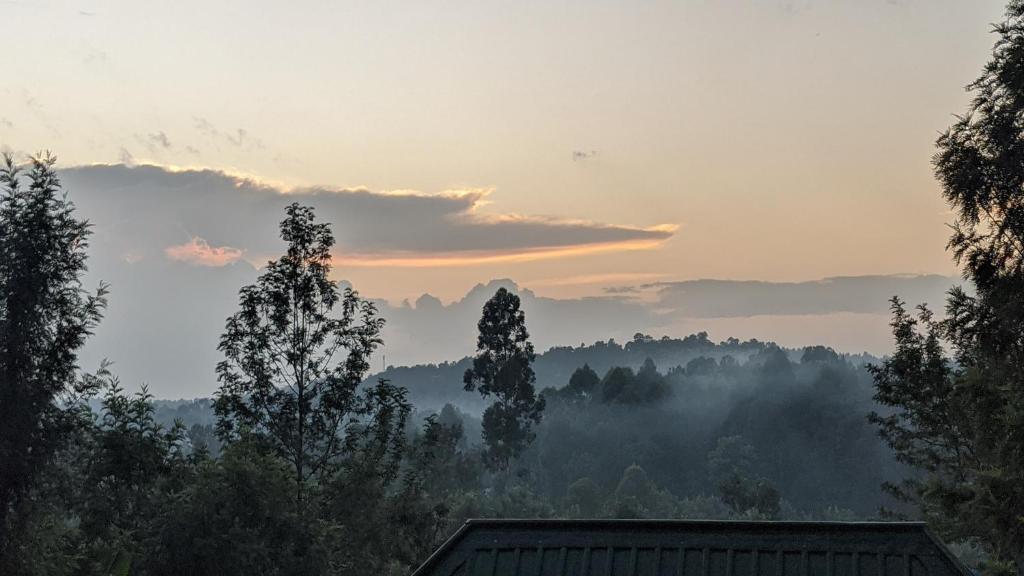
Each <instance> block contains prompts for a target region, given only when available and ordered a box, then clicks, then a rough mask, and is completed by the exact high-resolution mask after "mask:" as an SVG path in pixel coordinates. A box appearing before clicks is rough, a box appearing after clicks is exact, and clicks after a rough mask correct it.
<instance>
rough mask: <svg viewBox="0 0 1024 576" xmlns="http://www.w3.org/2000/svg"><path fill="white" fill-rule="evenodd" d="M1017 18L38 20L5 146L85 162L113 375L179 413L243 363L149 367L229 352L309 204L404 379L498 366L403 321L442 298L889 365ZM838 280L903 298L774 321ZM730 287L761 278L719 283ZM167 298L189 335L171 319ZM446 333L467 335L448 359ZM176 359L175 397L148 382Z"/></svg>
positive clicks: (611, 9) (766, 6)
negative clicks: (799, 292)
mask: <svg viewBox="0 0 1024 576" xmlns="http://www.w3.org/2000/svg"><path fill="white" fill-rule="evenodd" d="M1002 12H1003V2H1001V1H990V0H972V1H970V2H967V1H963V0H859V1H853V0H830V1H825V0H731V1H711V0H689V1H679V2H637V1H628V2H627V1H612V0H589V1H586V2H583V1H574V0H566V1H560V2H551V1H545V2H539V1H538V2H534V1H530V0H523V1H519V2H492V1H474V2H460V1H452V2H415V3H410V2H402V3H400V2H389V1H386V0H379V1H374V2H290V3H281V2H258V1H253V0H249V1H246V2H230V1H223V2H215V3H211V2H190V1H187V0H186V1H179V2H173V3H169V2H147V1H138V0H135V1H132V2H114V1H111V2H99V1H97V2H89V1H85V2H81V1H80V2H45V1H38V2H36V1H30V0H6V1H0V16H2V19H3V21H4V22H5V24H6V26H5V33H4V35H3V38H2V39H0V47H2V48H4V50H3V53H4V54H6V55H7V56H8V58H6V59H5V66H4V73H3V74H2V75H0V147H3V148H4V149H5V150H9V151H12V152H14V153H15V154H16V155H24V154H27V153H29V152H35V151H38V150H44V149H48V150H51V151H53V152H54V153H56V154H57V156H58V158H59V160H60V166H61V167H62V168H63V169H64V170H65V172H64V174H65V184H67V188H68V190H69V194H70V196H71V198H72V200H74V201H75V202H76V203H77V204H78V206H79V207H80V209H81V210H82V212H83V213H85V214H86V215H87V216H89V217H90V218H91V219H92V220H93V222H94V223H95V225H96V227H95V232H96V236H95V239H94V243H93V251H94V258H93V266H92V271H91V272H90V274H91V277H90V281H92V280H96V281H98V279H100V278H102V279H104V280H108V281H110V282H111V283H112V284H113V294H112V304H111V310H110V311H109V314H108V323H107V326H105V327H102V328H101V331H100V332H99V333H98V334H97V338H98V340H99V342H100V344H95V345H94V344H91V345H90V346H91V349H90V352H89V354H88V355H87V359H88V360H90V361H92V360H94V357H95V356H99V355H103V356H110V357H113V358H114V359H115V361H118V362H120V363H121V365H122V366H123V367H124V369H125V370H126V371H127V372H128V377H127V378H125V379H126V380H136V381H138V380H148V381H150V382H151V383H152V386H153V387H154V388H155V389H156V391H157V392H159V393H161V394H163V395H175V394H177V393H181V394H183V395H184V394H191V393H201V392H203V391H204V390H208V389H212V386H213V385H212V384H210V383H209V382H207V381H205V380H204V378H205V377H204V376H202V375H203V374H206V373H208V372H209V371H210V370H209V367H208V364H209V362H211V361H214V360H210V359H208V358H206V357H205V356H204V357H203V358H202V359H201V360H197V361H196V367H194V368H190V369H189V370H193V371H194V372H188V373H175V372H174V371H175V370H176V369H177V368H175V367H176V366H177V365H179V364H180V362H175V361H174V360H173V359H172V357H170V356H167V355H165V356H162V357H161V358H159V359H158V358H155V357H150V355H146V354H144V352H146V350H152V349H158V350H161V351H163V350H178V349H180V350H182V351H185V350H190V348H189V347H190V346H197V345H199V344H202V345H203V346H207V347H208V344H210V342H213V343H214V344H215V342H216V335H217V333H216V329H217V325H218V324H219V325H222V319H223V317H225V316H226V315H227V314H229V313H230V312H231V306H232V302H233V298H234V295H235V293H236V292H237V289H238V287H239V286H241V285H242V284H244V283H247V282H251V281H252V280H253V279H254V278H255V274H256V273H257V270H258V268H259V266H261V265H262V263H263V262H265V261H266V260H267V259H268V258H271V257H273V256H274V255H275V253H278V252H279V251H280V249H281V246H280V243H279V242H278V241H277V240H276V223H277V221H279V220H280V217H281V208H282V207H283V206H284V205H285V204H286V203H287V202H288V201H292V200H300V201H305V202H308V203H311V204H313V205H315V206H317V209H318V213H319V214H320V215H321V217H322V218H324V219H325V220H328V221H331V222H332V223H334V225H335V231H336V234H337V236H338V239H339V246H338V252H337V254H336V277H337V278H338V279H339V280H345V281H348V282H351V283H352V284H353V285H354V286H355V287H356V288H357V289H358V290H360V292H361V293H363V294H364V295H366V296H368V297H372V298H375V299H379V300H380V302H381V304H382V306H386V307H387V310H388V313H389V314H390V315H391V316H392V317H393V318H396V320H395V322H394V323H395V325H396V327H395V328H394V330H393V331H392V334H391V338H392V340H393V341H395V342H396V343H398V342H404V343H405V344H404V345H398V344H396V345H395V347H396V348H397V349H396V350H395V351H394V354H393V356H395V357H397V358H398V359H399V360H398V361H399V362H402V363H406V362H412V361H428V360H429V361H438V360H441V359H448V357H449V356H451V355H460V354H459V353H458V350H461V349H462V347H465V348H466V349H465V351H464V352H463V354H469V353H471V352H472V341H471V328H472V326H470V327H469V328H468V329H463V327H461V325H460V327H459V328H451V329H450V330H449V327H448V326H447V325H441V326H438V325H433V326H432V328H430V329H428V328H425V327H423V326H422V325H421V324H417V323H416V322H412V321H411V320H410V321H409V323H406V324H403V322H405V321H404V320H397V318H399V317H405V316H403V314H405V315H406V316H408V314H406V312H408V311H409V310H410V309H412V310H415V309H416V308H417V302H419V301H420V300H419V299H420V297H421V296H422V295H424V294H429V295H431V299H428V300H424V301H423V304H424V306H427V305H428V304H432V303H433V302H434V300H435V299H436V300H437V301H438V303H439V304H440V306H441V309H442V310H448V309H449V308H450V307H452V306H457V305H458V304H459V303H461V302H464V301H467V299H470V295H472V294H473V291H474V290H475V287H476V286H477V285H483V286H488V283H489V282H491V281H492V280H496V279H509V280H510V281H512V282H514V283H515V284H516V285H517V286H518V287H519V288H520V289H522V290H525V291H529V294H531V295H532V297H536V298H537V299H539V300H538V301H543V302H548V303H551V302H555V303H561V304H558V305H559V306H562V307H563V308H564V309H565V310H567V311H568V310H575V311H577V313H580V314H584V312H581V311H582V310H584V308H580V306H583V305H582V304H580V303H581V302H585V303H587V306H596V307H597V308H595V309H594V310H591V309H590V308H586V310H587V312H585V314H588V315H589V317H590V318H591V319H595V322H596V321H597V320H600V321H601V322H598V323H597V324H595V323H593V322H590V323H588V322H583V321H582V319H581V318H580V317H578V316H572V315H571V314H570V313H569V312H566V314H569V315H568V316H565V317H564V318H565V321H564V322H563V324H568V326H561V327H559V326H552V327H551V329H550V331H549V332H548V333H547V334H539V335H538V337H539V338H541V339H542V341H544V342H545V343H548V344H550V345H553V344H562V343H578V342H581V341H593V340H596V339H599V338H607V337H613V336H614V337H618V338H622V337H624V336H628V335H630V334H632V333H633V332H635V331H662V332H663V333H669V334H671V335H678V336H682V335H684V334H685V333H688V332H689V331H697V330H700V329H709V331H711V332H712V335H713V336H718V337H720V338H725V337H728V336H738V337H744V336H745V337H760V338H763V339H776V340H779V341H781V342H784V343H787V344H790V345H799V344H803V343H806V344H814V343H819V342H820V343H826V344H830V345H834V346H836V347H837V348H840V349H844V350H847V351H851V352H860V351H863V350H867V351H871V352H874V353H878V354H882V353H884V352H885V351H886V350H887V349H888V347H889V345H890V342H889V340H888V336H887V327H886V314H885V303H884V298H887V297H888V296H889V295H891V294H887V293H885V289H894V288H900V287H904V286H903V285H902V284H899V282H900V281H907V282H911V283H913V280H912V278H913V277H915V276H921V277H922V278H925V280H922V282H925V283H928V282H932V281H933V280H934V279H935V278H936V277H941V278H944V279H945V280H943V282H945V283H946V284H953V283H955V282H956V281H957V280H956V278H955V276H956V274H957V271H956V267H955V266H954V264H953V262H952V261H951V259H950V255H949V254H948V253H947V252H946V251H945V249H944V246H945V242H946V239H947V236H948V234H949V230H948V227H947V226H946V224H947V223H948V222H949V221H950V219H951V218H950V214H949V213H948V209H947V207H946V205H945V204H944V202H943V200H942V198H941V191H940V190H939V187H938V185H937V184H936V182H935V180H934V178H933V176H932V172H931V166H930V159H931V156H932V154H933V153H934V141H935V138H936V137H937V136H938V134H939V133H940V132H941V131H942V130H943V129H944V128H945V127H946V126H948V125H949V124H950V123H951V122H952V121H953V115H954V114H956V113H962V112H964V111H965V110H966V107H967V104H968V101H969V94H968V93H966V92H965V90H964V86H965V85H966V84H967V83H969V82H970V81H971V80H972V79H973V78H975V77H976V76H977V75H978V74H979V73H980V71H981V68H982V66H983V65H984V62H985V61H986V59H987V57H988V55H989V53H990V49H991V45H992V43H993V41H994V37H993V35H992V34H991V33H990V24H991V23H993V22H996V21H998V20H999V19H1000V17H1001V15H1002ZM922 275H923V276H922ZM834 278H860V279H866V280H864V282H867V283H868V284H870V285H871V286H873V288H871V289H866V290H861V289H858V290H855V291H854V292H853V293H851V294H850V295H849V296H848V297H849V298H853V299H854V300H857V301H858V304H856V305H843V306H837V305H835V304H834V302H835V300H834V298H835V296H834V294H845V293H844V292H841V291H840V292H835V291H833V292H829V293H830V294H833V295H832V296H822V298H824V300H825V301H828V302H833V304H830V305H827V306H826V305H822V306H821V307H819V308H816V309H801V310H794V309H792V308H786V307H784V306H783V307H782V308H781V312H780V308H779V305H778V302H777V301H776V300H772V298H775V296H772V295H773V294H776V293H777V291H779V290H782V291H783V292H784V293H793V292H792V290H793V289H794V287H795V286H804V287H807V286H810V287H815V286H817V287H819V288H820V287H822V286H825V287H826V288H828V287H829V286H833V285H834V284H835V282H834V281H831V280H828V279H834ZM894 279H896V280H894ZM929 279H930V280H929ZM699 280H721V281H731V283H730V284H727V285H718V284H687V283H688V282H695V281H699ZM893 282H896V283H895V284H894V283H893ZM141 286H161V287H163V288H164V289H165V291H166V293H164V297H165V298H167V299H168V303H167V305H166V308H168V309H170V310H178V311H179V313H178V314H168V315H167V316H168V317H167V318H165V317H163V316H152V314H155V313H154V312H149V311H147V310H146V308H145V306H144V303H145V298H146V293H145V292H144V291H143V290H142V288H141ZM708 286H710V288H708ZM723 286H728V287H739V288H737V290H740V289H742V290H750V291H753V292H751V294H754V293H756V294H758V296H756V297H755V296H749V298H748V296H743V297H742V298H740V299H741V300H742V299H743V298H747V299H749V300H750V301H751V302H754V303H755V304H756V303H760V304H756V305H749V304H744V305H741V304H742V302H739V303H738V302H737V301H736V298H737V297H736V296H735V294H734V292H730V291H729V290H725V289H723ZM915 286H916V285H915ZM928 286H932V285H931V284H928ZM200 287H202V290H200V289H199V288H200ZM215 287H216V288H215ZM932 287H933V286H932ZM698 288H699V290H698ZM801 289H802V288H801ZM907 289H908V290H910V292H911V293H912V294H913V295H915V296H916V295H920V296H922V297H924V296H925V295H928V296H929V298H930V299H931V300H932V301H933V302H934V301H935V300H936V299H937V298H939V297H941V290H938V291H937V292H936V291H934V290H932V288H928V290H932V291H930V292H929V291H924V292H922V291H915V290H917V288H913V289H911V288H909V287H907ZM673 290H675V291H676V292H679V291H683V292H685V293H687V294H693V293H694V291H696V293H697V294H698V296H699V297H696V299H694V298H690V299H688V300H686V302H682V301H680V299H679V298H678V296H673ZM703 290H709V292H708V294H710V295H711V296H716V297H718V296H721V297H720V298H718V299H712V300H708V299H707V298H706V297H705V296H706V295H705V292H703ZM723 290H724V291H723ZM825 291H826V292H828V290H827V289H825ZM876 291H877V293H878V294H884V297H883V298H881V302H873V303H870V304H868V303H867V302H866V300H865V299H866V298H867V296H865V295H867V294H870V295H872V297H874V295H875V293H876ZM186 293H187V294H190V295H192V298H191V299H190V300H188V301H186V300H184V299H183V297H182V294H186ZM736 293H739V292H736ZM723 294H726V295H723ZM742 294H744V295H746V294H747V292H742ZM119 297H120V299H121V300H120V301H118V298H119ZM830 298H833V300H829V299H830ZM858 298H859V299H858ZM203 299H205V300H207V301H206V302H201V301H200V300H203ZM470 300H471V299H470ZM405 301H407V302H408V303H409V304H408V305H404V304H403V302H405ZM694 301H696V302H701V303H702V304H701V306H699V307H696V306H695V305H694V304H692V302H694ZM554 305H555V304H552V306H554ZM847 308H851V309H847ZM598 309H599V310H600V312H598V311H596V310H598ZM181 310H187V312H180V311H181ZM706 310H716V311H717V312H716V313H715V314H710V313H707V312H704V311H706ZM403 311H405V312H403ZM666 311H668V313H667V316H666ZM740 312H742V313H740ZM424 313H425V312H424ZM190 314H191V315H190ZM410 314H411V313H410ZM556 317H557V315H556ZM211 318H212V319H214V320H216V322H213V321H211V320H210V319H211ZM445 318H448V317H445ZM559 318H561V317H559ZM574 319H575V320H579V321H578V322H574V321H573V320H574ZM162 321H168V322H177V323H179V324H181V326H180V327H179V331H177V332H175V331H173V330H172V331H170V332H166V331H164V332H162V331H161V330H160V329H158V328H156V326H157V325H158V324H157V323H158V322H162ZM439 321H440V320H439ZM447 321H450V319H449V320H446V322H447ZM400 325H401V326H400ZM573 325H578V327H577V329H575V330H572V329H570V328H572V326H573ZM211 326H212V328H211ZM416 326H420V327H419V328H415V327H416ZM709 327H710V328H709ZM399 328H401V330H400V329H399ZM414 329H415V330H421V331H422V330H427V331H428V332H436V331H437V330H442V331H445V332H446V333H448V332H451V333H453V334H460V336H459V337H458V338H454V337H453V338H454V339H453V340H452V341H451V342H449V341H447V340H446V341H445V342H444V343H440V344H439V345H438V346H436V347H435V346H431V344H430V342H432V341H434V340H436V336H430V335H425V334H422V333H416V334H413V333H410V332H409V330H414ZM210 330H213V331H214V333H213V334H207V333H206V332H208V331H210ZM402 330H405V331H402ZM200 332H202V336H201V337H200V336H197V335H198V334H200ZM534 333H535V335H536V334H537V330H534ZM462 334H468V335H467V336H462ZM190 335H192V336H190ZM555 336H557V338H556V337H555ZM453 342H454V343H453ZM143 343H145V344H143ZM455 343H457V344H455ZM204 350H205V348H204ZM197 353H198V352H197ZM133 354H142V355H143V356H142V358H138V359H131V357H132V355H133ZM209 354H213V355H215V351H213V352H211V353H209ZM161 362H163V363H164V364H166V366H167V368H166V370H170V371H171V373H170V374H169V375H167V374H164V372H166V370H164V372H161V373H160V374H156V375H154V374H149V373H147V370H146V367H147V366H157V365H159V364H160V363H161ZM389 362H390V360H389ZM153 371H156V370H153ZM200 380H202V382H200Z"/></svg>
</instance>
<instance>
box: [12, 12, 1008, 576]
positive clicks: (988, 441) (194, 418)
mask: <svg viewBox="0 0 1024 576" xmlns="http://www.w3.org/2000/svg"><path fill="white" fill-rule="evenodd" d="M995 33H996V34H997V35H998V37H999V40H998V42H997V44H996V46H995V49H994V51H993V56H992V59H991V61H990V62H989V64H988V65H987V66H986V67H985V69H984V71H983V74H982V76H981V77H980V78H979V79H978V80H977V81H976V82H975V83H973V84H971V85H970V87H969V88H970V90H971V91H972V93H973V95H974V99H973V101H972V103H971V106H970V109H969V111H968V113H967V114H966V115H964V116H962V117H959V118H958V119H957V121H956V123H955V124H954V125H953V126H952V127H951V128H950V129H949V130H948V131H946V132H945V133H943V134H942V136H941V137H940V138H939V139H938V142H937V146H938V153H937V154H936V156H935V158H934V167H935V172H936V175H937V177H938V180H939V182H940V183H941V185H942V189H943V194H944V196H945V198H946V200H947V201H948V203H949V204H950V206H951V208H952V209H953V214H954V216H955V223H954V226H953V233H952V236H951V238H950V241H949V248H950V250H951V252H952V255H953V257H954V258H955V260H956V262H957V263H958V264H959V265H960V266H961V267H962V269H963V273H964V277H965V280H966V282H967V285H966V286H964V287H963V288H956V289H953V290H951V291H950V292H949V294H948V298H947V300H946V302H945V310H944V314H943V315H937V314H935V313H933V312H932V310H931V309H930V308H928V307H927V306H924V305H922V306H919V307H917V308H916V310H912V309H911V308H909V307H908V305H907V304H906V303H905V302H904V301H903V300H902V299H900V298H893V299H892V300H891V302H890V305H891V311H892V330H893V336H894V338H895V343H896V347H895V350H894V351H893V353H892V354H891V355H889V356H887V357H885V358H883V359H876V358H870V357H865V356H854V355H845V354H839V353H837V352H836V351H834V350H833V349H831V348H828V347H825V346H809V347H805V348H801V349H786V348H782V347H780V346H777V345H776V344H774V343H771V342H761V341H757V340H747V341H740V340H738V339H735V338H729V339H727V340H724V341H721V342H713V341H711V340H710V339H709V337H708V335H707V333H704V332H699V333H696V334H691V335H689V336H686V337H684V338H671V337H667V336H665V337H660V338H656V337H652V336H651V335H648V334H645V333H642V332H638V333H636V334H635V335H634V337H633V338H632V339H631V340H630V341H629V342H626V343H624V344H620V343H617V342H615V341H613V340H607V341H598V342H596V343H594V344H590V345H586V344H581V345H580V346H578V347H575V346H559V347H554V348H551V349H549V350H547V351H546V352H543V353H541V354H537V353H536V352H535V350H534V347H533V344H532V343H531V339H530V338H531V337H530V333H529V332H528V331H527V328H526V326H527V320H528V318H527V314H526V313H525V312H524V310H523V309H522V306H521V305H522V301H521V300H520V298H519V296H518V295H516V294H514V293H513V292H511V291H509V290H507V289H505V288H504V287H502V288H499V289H497V290H496V291H495V293H494V294H493V296H491V297H490V299H489V300H487V301H486V302H485V303H484V304H483V305H482V307H481V309H480V316H479V322H478V323H477V325H476V326H477V332H478V339H477V346H476V350H475V354H474V355H473V356H471V357H466V358H464V359H462V360H460V361H456V362H446V363H441V364H436V365H435V364H430V365H420V366H412V367H389V368H387V369H386V370H384V371H383V372H381V373H379V374H370V364H369V359H370V357H371V356H372V354H373V352H374V351H375V350H376V349H377V348H378V347H379V346H381V345H382V344H383V341H382V338H381V333H382V328H383V321H382V320H381V319H380V318H379V317H378V315H377V309H376V307H375V305H374V304H373V303H372V302H370V301H367V300H365V299H363V298H362V297H361V296H360V295H359V294H358V293H357V292H355V291H354V290H352V289H351V288H349V287H343V286H342V285H341V284H339V283H337V282H336V281H334V280H332V279H331V278H330V273H331V262H332V260H331V254H332V252H331V249H332V247H333V245H334V235H333V232H332V228H331V226H330V224H328V223H325V222H320V221H317V219H316V214H315V212H314V211H313V209H312V208H310V207H306V206H302V205H300V204H292V205H290V206H288V207H287V208H286V209H285V218H284V220H283V221H282V222H281V225H280V236H281V240H282V241H283V243H284V245H285V252H284V254H283V255H282V256H280V257H279V258H277V259H276V260H273V261H271V262H269V263H268V264H267V266H266V267H265V268H264V270H263V271H262V273H261V274H260V276H259V278H258V279H257V280H256V282H255V283H254V284H251V285H248V286H244V287H242V288H241V290H240V292H239V294H238V307H237V311H236V312H235V313H234V314H232V315H231V316H230V317H228V318H227V320H226V322H225V326H224V331H223V333H222V336H221V339H220V345H219V347H218V351H219V352H220V354H222V356H223V361H222V362H221V363H220V364H219V365H218V367H217V371H216V372H217V376H218V378H219V382H220V388H219V390H218V391H217V393H216V395H215V397H214V398H212V399H210V398H197V399H194V400H175V401H168V400H156V399H154V398H153V396H152V395H151V394H150V393H149V392H148V390H147V388H146V387H145V385H142V386H141V389H140V391H139V392H137V393H134V394H129V393H126V392H125V389H124V386H123V385H122V383H121V381H120V380H119V378H118V376H117V375H116V373H115V371H114V368H113V367H112V365H111V364H110V363H107V362H104V363H102V364H100V365H99V366H98V367H96V368H95V369H94V370H87V369H84V368H83V367H81V366H79V365H78V352H79V351H80V350H81V348H82V346H83V345H84V343H85V341H86V339H87V338H88V337H89V336H90V334H91V332H92V331H93V329H94V328H95V327H96V326H97V324H98V323H99V322H100V320H101V318H102V315H103V312H104V309H105V306H106V304H107V300H106V298H107V289H106V286H105V285H100V286H99V287H98V288H97V289H96V290H89V289H87V288H86V287H84V286H83V283H82V278H83V274H84V273H85V271H86V263H87V248H88V241H89V238H90V234H91V229H90V225H89V223H88V222H86V221H85V220H83V219H79V218H78V217H77V216H76V211H75V208H74V206H73V205H72V204H71V203H70V202H69V201H68V199H67V197H66V196H65V194H64V190H63V188H62V184H61V181H60V179H59V178H58V177H57V173H56V172H55V171H54V163H55V160H54V158H53V157H52V156H49V155H42V156H37V157H33V158H30V159H28V161H27V164H26V165H25V166H24V167H22V166H18V165H17V164H16V163H15V161H14V159H13V158H11V157H10V156H6V157H5V158H4V161H3V165H2V166H0V574H3V575H4V576H7V575H12V576H21V575H46V576H51V575H52V576H62V575H68V576H70V575H97V576H99V575H117V576H126V575H153V576H162V575H179V574H186V575H191V574H196V575H199V574H218V575H236V574H237V575H249V574H274V575H296V576H298V575H316V574H346V575H380V574H391V575H398V574H405V573H408V572H409V571H410V570H411V569H412V568H414V567H415V566H416V565H417V564H418V563H419V562H421V561H422V560H423V559H425V558H426V557H427V556H428V555H429V554H430V552H431V551H432V550H433V549H434V548H435V547H436V546H437V545H438V544H439V543H440V542H442V541H443V540H444V539H445V537H446V536H447V535H449V534H450V533H451V532H452V530H453V529H454V528H455V527H456V526H458V525H459V524H461V523H462V522H463V521H464V520H466V519H468V518H479V517H499V518H511V517H518V518H552V517H560V518H702V519H741V520H844V521H845V520H867V519H879V518H884V519H890V518H913V519H923V520H925V521H927V522H928V523H929V526H930V527H931V528H932V529H934V530H936V531H938V532H939V533H940V534H942V535H943V536H944V537H945V538H947V539H948V540H949V541H950V542H952V543H953V544H954V546H955V547H956V549H957V550H958V551H959V552H960V553H961V554H962V556H963V558H964V559H965V561H967V562H969V563H970V564H971V566H972V568H976V569H978V570H979V572H981V573H983V574H986V575H992V576H995V575H1006V574H1011V573H1016V574H1018V575H1021V576H1024V520H1022V519H1024V127H1022V125H1021V122H1020V118H1021V117H1022V116H1024V0H1014V1H1012V2H1011V3H1010V5H1009V8H1008V12H1007V18H1006V20H1005V21H1004V22H1003V23H1001V24H999V25H998V26H996V27H995ZM677 288H678V287H677ZM159 304H160V303H159V302H154V303H153V305H154V306H156V305H159ZM467 352H469V351H467Z"/></svg>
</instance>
